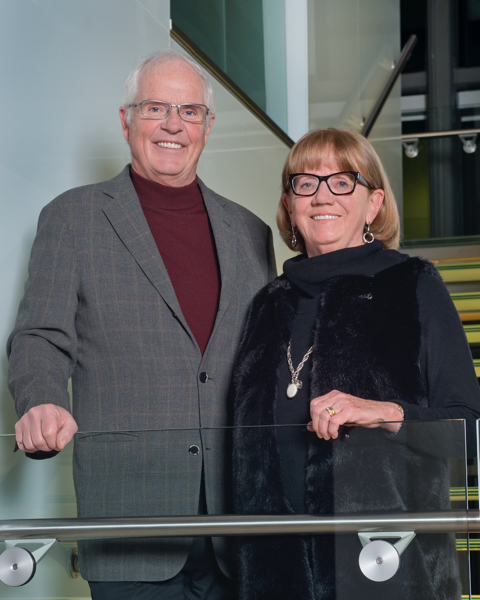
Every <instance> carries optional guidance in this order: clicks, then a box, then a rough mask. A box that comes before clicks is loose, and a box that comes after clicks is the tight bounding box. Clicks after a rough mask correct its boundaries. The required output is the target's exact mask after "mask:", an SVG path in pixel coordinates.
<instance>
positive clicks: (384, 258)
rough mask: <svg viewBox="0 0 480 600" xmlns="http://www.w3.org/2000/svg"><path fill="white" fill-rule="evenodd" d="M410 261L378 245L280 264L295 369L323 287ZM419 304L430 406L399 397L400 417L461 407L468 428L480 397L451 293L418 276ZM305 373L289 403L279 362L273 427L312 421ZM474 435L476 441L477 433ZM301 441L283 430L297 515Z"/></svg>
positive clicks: (435, 415) (451, 414) (439, 415)
mask: <svg viewBox="0 0 480 600" xmlns="http://www.w3.org/2000/svg"><path fill="white" fill-rule="evenodd" d="M408 258H409V257H408V255H405V254H401V253H400V252H397V251H396V250H382V244H381V243H380V242H378V241H375V242H373V243H372V244H365V245H363V246H358V247H355V248H345V249H343V250H337V251H335V252H330V253H328V254H322V255H320V256H314V257H312V258H308V257H307V256H306V255H304V254H302V255H299V256H296V257H294V258H291V259H290V260H287V261H286V262H285V264H284V265H283V271H284V274H285V276H286V277H287V278H288V279H289V281H290V282H291V283H293V284H294V286H295V288H296V289H297V291H298V295H299V303H298V310H297V314H296V317H295V322H294V327H293V332H292V340H291V354H292V363H293V367H294V369H295V368H296V367H297V366H298V364H299V363H300V361H301V360H302V358H303V356H304V355H305V353H306V352H307V351H308V349H309V348H310V346H311V345H312V343H313V334H314V328H315V319H316V316H317V309H318V301H319V295H320V293H321V291H322V289H323V285H324V282H325V281H327V280H328V279H330V278H332V277H338V276H343V275H345V276H348V275H357V276H358V275H360V276H365V277H372V276H373V275H375V274H377V273H379V272H380V271H383V270H384V269H387V268H389V267H391V266H393V265H395V264H398V263H400V262H403V261H405V260H407V259H408ZM417 298H418V302H419V308H420V324H421V328H422V341H421V348H420V361H419V362H420V369H421V372H422V374H423V377H424V378H425V382H426V389H427V392H428V397H429V407H428V408H422V407H419V406H416V405H413V404H409V403H408V398H405V399H403V398H402V399H400V403H401V404H402V406H403V408H404V411H405V419H406V420H436V419H450V418H458V414H459V406H461V407H462V413H465V412H467V413H468V412H469V411H470V409H471V414H472V416H473V418H472V419H471V422H474V420H475V419H476V418H478V417H477V412H478V410H477V409H478V406H479V405H480V391H479V386H478V381H477V378H476V375H475V370H474V368H473V362H472V358H471V353H470V349H469V347H468V343H467V340H466V337H465V333H464V330H463V327H462V324H461V321H460V318H459V316H458V313H457V311H456V309H455V306H454V304H453V302H452V300H451V298H450V295H449V293H448V291H447V289H446V287H445V285H444V284H443V283H442V282H441V281H439V280H438V279H436V278H435V277H432V276H430V275H426V274H423V275H421V276H420V277H419V279H418V284H417ZM310 369H311V358H309V360H308V361H307V362H306V364H305V366H304V367H303V369H302V370H301V372H300V374H299V378H300V380H301V381H302V383H303V387H302V389H301V390H299V391H298V392H297V395H296V396H295V397H294V398H293V399H289V398H287V395H286V389H287V386H288V384H289V383H290V381H291V375H290V371H289V368H288V363H287V357H286V356H285V357H284V358H283V359H282V363H281V368H280V373H279V379H278V387H277V402H276V409H275V418H276V423H277V424H279V425H280V424H295V423H298V424H304V423H307V422H308V421H310V410H309V407H310V400H311V399H312V398H311V397H310ZM465 407H466V408H467V410H466V409H465ZM282 429H283V428H282ZM471 433H473V432H471ZM471 437H472V439H474V434H473V436H471ZM304 440H305V435H303V434H302V433H301V428H298V427H296V428H286V429H285V430H283V431H282V430H280V435H279V444H280V454H281V461H282V470H283V475H284V480H285V484H286V486H287V496H288V497H289V498H290V500H291V502H292V504H293V507H294V510H295V511H296V512H302V511H303V510H304V473H303V468H302V467H303V466H304V464H305V458H306V454H305V441H304Z"/></svg>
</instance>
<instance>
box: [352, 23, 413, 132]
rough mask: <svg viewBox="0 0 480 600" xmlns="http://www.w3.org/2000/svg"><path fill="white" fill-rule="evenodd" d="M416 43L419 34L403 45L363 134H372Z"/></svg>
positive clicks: (367, 120)
mask: <svg viewBox="0 0 480 600" xmlns="http://www.w3.org/2000/svg"><path fill="white" fill-rule="evenodd" d="M416 43H417V36H416V35H411V36H410V37H409V38H408V41H407V43H406V44H405V46H404V47H403V49H402V53H401V54H400V57H399V59H398V61H397V64H396V65H395V68H394V69H393V71H392V73H391V75H390V77H389V78H388V81H387V83H386V84H385V87H384V88H383V90H382V92H381V94H380V96H379V97H378V100H377V101H376V103H375V106H374V107H373V108H372V111H371V112H370V114H369V115H368V117H367V119H366V121H365V123H364V125H363V127H362V130H361V132H360V133H361V134H362V135H363V136H365V137H368V136H369V135H370V132H371V131H372V129H373V126H374V125H375V122H376V120H377V119H378V116H379V114H380V112H381V111H382V108H383V106H384V104H385V102H386V101H387V98H388V96H389V95H390V92H391V91H392V89H393V86H394V85H395V83H396V81H397V79H398V77H399V75H400V73H401V72H402V71H403V69H404V67H405V65H406V64H407V61H408V59H409V58H410V56H411V55H412V52H413V49H414V48H415V44H416Z"/></svg>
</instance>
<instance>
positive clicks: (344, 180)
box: [288, 171, 373, 196]
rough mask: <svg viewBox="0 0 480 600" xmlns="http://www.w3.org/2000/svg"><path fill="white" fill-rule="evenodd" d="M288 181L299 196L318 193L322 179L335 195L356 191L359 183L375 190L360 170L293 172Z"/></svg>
mask: <svg viewBox="0 0 480 600" xmlns="http://www.w3.org/2000/svg"><path fill="white" fill-rule="evenodd" d="M288 181H289V183H290V185H291V186H292V190H293V192H294V193H295V194H296V195H297V196H313V195H315V194H316V193H317V190H318V188H319V187H320V184H321V183H322V181H325V183H326V184H327V186H328V189H329V190H330V191H331V192H332V194H334V195H335V196H344V195H345V194H351V193H352V192H354V191H355V188H356V186H357V183H358V182H360V183H361V184H363V185H364V186H365V187H367V188H368V189H370V190H373V186H372V185H370V184H369V183H368V181H367V180H366V179H365V178H364V177H362V176H361V175H360V173H359V172H358V171H342V172H340V173H332V174H331V175H312V174H311V173H293V174H292V175H289V176H288Z"/></svg>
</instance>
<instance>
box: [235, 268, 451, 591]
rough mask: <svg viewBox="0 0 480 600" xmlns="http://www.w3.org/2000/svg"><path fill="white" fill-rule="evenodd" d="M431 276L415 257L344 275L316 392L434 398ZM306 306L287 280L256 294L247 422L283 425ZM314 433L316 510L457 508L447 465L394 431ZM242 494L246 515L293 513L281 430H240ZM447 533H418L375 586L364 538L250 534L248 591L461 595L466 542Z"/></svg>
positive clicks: (319, 357) (322, 304)
mask: <svg viewBox="0 0 480 600" xmlns="http://www.w3.org/2000/svg"><path fill="white" fill-rule="evenodd" d="M421 273H429V274H435V273H436V271H435V269H434V268H433V266H432V265H431V264H430V263H427V262H426V261H422V260H420V259H416V258H415V259H409V260H407V261H405V262H402V263H399V264H397V265H395V266H393V267H390V268H388V269H385V270H384V271H381V272H380V273H378V274H377V275H375V276H374V277H362V276H342V277H337V278H333V279H330V280H328V281H327V282H326V283H325V286H324V289H323V292H322V294H321V296H320V298H319V305H318V317H317V320H316V329H315V336H314V342H315V349H314V352H313V355H312V366H311V374H310V375H311V398H314V397H316V396H319V395H322V394H325V393H327V392H329V391H330V390H332V389H338V390H341V391H344V392H346V393H349V394H353V395H355V396H358V397H361V398H369V399H372V400H379V401H395V400H396V399H403V400H405V401H406V402H409V403H413V404H417V405H420V406H427V405H428V397H427V391H426V386H425V380H424V378H423V377H422V374H421V373H420V369H419V351H420V342H421V329H420V322H419V308H418V302H417V297H416V287H417V279H418V276H419V274H421ZM297 303H298V295H297V292H296V290H295V289H294V287H293V286H292V285H291V284H290V282H289V281H288V280H287V279H286V278H285V277H279V278H277V279H276V280H275V281H274V282H272V283H270V284H269V285H268V286H266V287H265V288H264V289H263V290H261V291H260V292H259V294H258V295H257V297H256V298H255V300H254V302H253V305H252V308H251V310H250V313H249V316H248V319H247V324H246V328H245V333H244V337H243V340H242V343H241V347H240V351H239V354H238V358H237V364H236V369H235V374H234V387H235V417H234V420H235V424H236V425H243V426H245V425H273V424H274V423H275V399H276V381H277V373H278V370H279V365H280V361H281V360H282V357H283V356H285V354H286V350H287V346H288V342H289V340H290V338H291V332H292V328H293V324H294V320H295V314H296V309H297ZM420 430H421V429H420ZM305 435H306V437H307V439H308V443H307V446H308V449H307V465H306V470H305V490H306V495H305V498H306V505H307V508H308V512H309V513H310V514H315V515H322V514H325V515H327V514H336V515H339V514H355V513H365V512H377V513H378V512H384V511H395V512H400V511H406V510H409V511H411V510H419V511H427V510H443V509H445V508H447V507H448V496H449V494H448V487H449V483H448V469H447V467H446V465H445V463H444V462H443V461H442V460H441V459H438V458H435V457H429V456H421V457H419V456H418V454H417V453H413V451H412V450H410V449H409V448H407V447H406V446H404V445H402V444H400V443H395V441H392V438H393V437H394V436H391V435H389V434H386V433H385V431H384V430H383V429H365V428H353V429H352V430H351V432H350V435H349V436H347V437H346V439H344V440H343V441H340V439H339V440H335V441H330V442H326V441H324V440H319V439H318V438H317V436H316V435H315V434H313V433H305ZM427 474H429V475H430V476H431V477H430V478H429V477H426V475H427ZM234 492H235V495H234V497H235V502H236V512H237V513H238V514H289V513H291V512H292V510H291V506H290V503H289V501H288V498H287V497H286V494H285V486H284V484H283V481H282V478H281V462H280V454H279V449H278V443H277V437H276V435H275V429H274V428H273V427H271V428H263V429H248V428H247V429H237V430H236V432H235V444H234ZM441 537H442V536H434V540H429V539H428V536H423V538H424V539H423V540H422V536H417V538H416V539H415V540H414V542H412V543H411V544H410V546H409V547H408V549H407V550H406V551H405V553H404V555H403V556H402V569H401V570H399V572H398V573H397V574H396V575H395V576H394V577H393V578H392V579H391V580H389V581H388V582H385V583H383V584H374V583H373V582H371V581H369V580H367V579H366V578H365V577H364V576H363V574H362V573H361V572H360V569H359V567H358V555H359V553H360V550H361V545H360V542H359V540H358V537H357V536H356V535H343V536H333V535H323V536H315V537H313V538H312V539H306V538H304V537H299V536H298V537H297V536H291V537H286V536H285V537H281V536H279V537H259V538H251V539H242V541H241V542H240V544H239V575H240V598H241V600H246V599H248V600H254V599H255V600H267V599H268V600H269V599H271V598H275V600H297V599H298V600H300V599H301V600H335V599H336V600H339V599H340V598H341V599H342V600H343V599H344V598H345V599H346V598H355V599H357V600H358V599H360V598H361V599H363V598H365V599H367V598H369V599H370V598H375V599H376V600H378V599H383V598H385V599H387V598H389V599H391V598H402V599H406V598H417V597H418V598H420V597H422V598H432V599H433V598H435V599H436V600H440V599H445V600H446V599H447V598H453V597H457V596H458V594H459V592H458V589H457V587H458V586H457V579H456V573H457V567H456V557H455V546H454V544H453V545H452V543H450V542H451V538H449V537H448V536H444V537H443V538H442V540H443V541H442V540H440V538H441ZM419 540H420V541H419ZM420 542H421V544H420ZM432 565H438V567H437V568H436V569H435V568H434V567H433V566H432ZM432 571H433V574H432ZM372 586H373V587H372Z"/></svg>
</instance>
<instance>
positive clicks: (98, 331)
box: [8, 166, 276, 581]
mask: <svg viewBox="0 0 480 600" xmlns="http://www.w3.org/2000/svg"><path fill="white" fill-rule="evenodd" d="M199 185H200V189H201V192H202V195H203V198H204V201H205V205H206V208H207V212H208V215H209V218H210V223H211V226H212V230H213V234H214V238H215V244H216V249H217V253H218V258H219V263H220V274H221V296H220V304H219V309H218V315H217V319H216V322H215V326H214V329H213V332H212V335H211V338H210V341H209V343H208V347H207V349H206V351H205V353H204V355H203V357H202V355H201V353H200V350H199V348H198V345H197V343H196V341H195V338H194V336H193V335H192V333H191V331H190V329H189V327H188V325H187V323H186V321H185V319H184V317H183V315H182V311H181V309H180V306H179V304H178V301H177V298H176V296H175V292H174V290H173V287H172V284H171V282H170V279H169V277H168V274H167V271H166V269H165V266H164V264H163V262H162V259H161V257H160V254H159V252H158V249H157V247H156V244H155V241H154V239H153V236H152V234H151V232H150V229H149V227H148V224H147V221H146V219H145V216H144V214H143V211H142V208H141V206H140V203H139V200H138V197H137V195H136V193H135V190H134V187H133V185H132V182H131V179H130V175H129V167H128V166H127V167H125V169H124V170H123V171H122V173H120V174H119V175H118V176H117V177H115V178H113V179H112V180H110V181H107V182H104V183H99V184H96V185H89V186H86V187H81V188H76V189H73V190H70V191H68V192H66V193H64V194H62V195H61V196H59V197H58V198H56V199H55V200H53V202H51V203H50V204H49V205H47V206H46V207H45V208H44V209H43V211H42V213H41V215H40V220H39V226H38V232H37V236H36V239H35V242H34V245H33V249H32V255H31V259H30V265H29V278H28V281H27V283H26V286H25V296H24V298H23V300H22V302H21V304H20V309H19V313H18V317H17V321H16V325H15V329H14V331H13V333H12V334H11V336H10V338H9V342H8V353H9V355H10V372H9V387H10V391H11V393H12V395H13V397H14V399H15V402H16V408H17V413H18V415H19V416H21V415H23V414H24V413H25V412H26V411H28V410H29V409H30V408H32V407H33V406H35V405H39V404H44V403H54V404H58V405H60V406H63V407H64V408H66V409H69V396H68V393H67V383H68V379H69V378H70V377H71V378H72V390H73V416H74V417H75V419H76V421H77V423H78V427H79V432H82V433H79V434H78V435H77V436H76V439H75V448H74V477H75V488H76V493H77V506H78V516H79V517H101V516H106V517H107V516H108V517H123V516H127V517H128V516H160V515H194V514H197V513H198V504H199V490H200V483H201V474H202V465H203V469H204V477H205V490H206V498H207V507H208V512H209V513H211V514H222V513H225V511H229V510H230V508H229V503H228V491H229V485H228V473H229V467H228V456H229V440H228V437H229V436H228V434H225V435H222V434H220V433H215V432H212V431H210V432H209V431H199V428H210V427H218V426H223V425H228V424H230V423H231V420H230V410H231V406H230V403H229V402H228V395H229V387H230V379H231V372H232V365H233V361H234V356H235V352H236V349H237V346H238V342H239V338H240V335H241V333H242V330H243V326H244V321H245V316H246V311H247V308H248V306H249V304H250V301H251V299H252V298H253V296H254V294H255V293H256V292H257V290H259V289H260V288H261V287H263V286H264V285H265V284H266V283H267V282H268V281H269V280H270V279H272V278H273V277H274V276H275V274H276V273H275V267H274V256H273V246H272V237H271V231H270V229H269V228H268V227H267V225H265V224H264V223H263V222H262V221H261V220H260V219H258V218H257V217H256V216H254V215H253V214H252V213H251V212H249V211H248V210H246V209H245V208H243V207H241V206H239V205H237V204H235V203H233V202H231V201H229V200H226V199H225V198H222V197H221V196H218V195H217V194H215V193H214V192H212V191H211V190H209V189H208V188H207V187H206V186H205V185H203V183H202V182H199ZM192 294H195V290H192ZM205 374H206V375H207V376H205ZM178 428H183V429H185V428H187V429H188V428H191V429H189V430H187V431H185V430H184V431H175V429H178ZM155 429H157V430H163V431H156V432H155V431H145V430H155ZM165 430H170V431H165ZM93 432H98V433H93ZM105 432H107V433H105ZM192 446H193V447H195V446H198V448H199V452H198V453H196V454H195V452H196V449H195V448H193V449H192ZM190 543H191V540H188V539H179V538H164V539H157V538H155V539H153V538H147V539H143V540H141V539H138V540H137V539H134V540H132V539H131V540H111V541H102V540H98V541H96V540H95V541H89V542H83V543H80V544H79V549H80V567H81V571H82V575H83V577H84V578H85V579H88V580H90V581H121V580H124V581H129V580H130V581H132V580H133V581H142V580H149V581H154V580H164V579H168V578H170V577H173V576H174V575H175V574H176V573H178V571H179V570H180V569H181V568H182V566H183V565H184V563H185V560H186V557H187V555H188V550H189V546H190ZM214 546H215V551H216V555H217V559H218V561H219V564H220V566H221V567H222V568H223V570H224V571H225V572H227V571H228V566H227V564H226V562H227V561H226V550H225V546H224V544H223V541H222V540H221V539H218V538H215V539H214Z"/></svg>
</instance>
